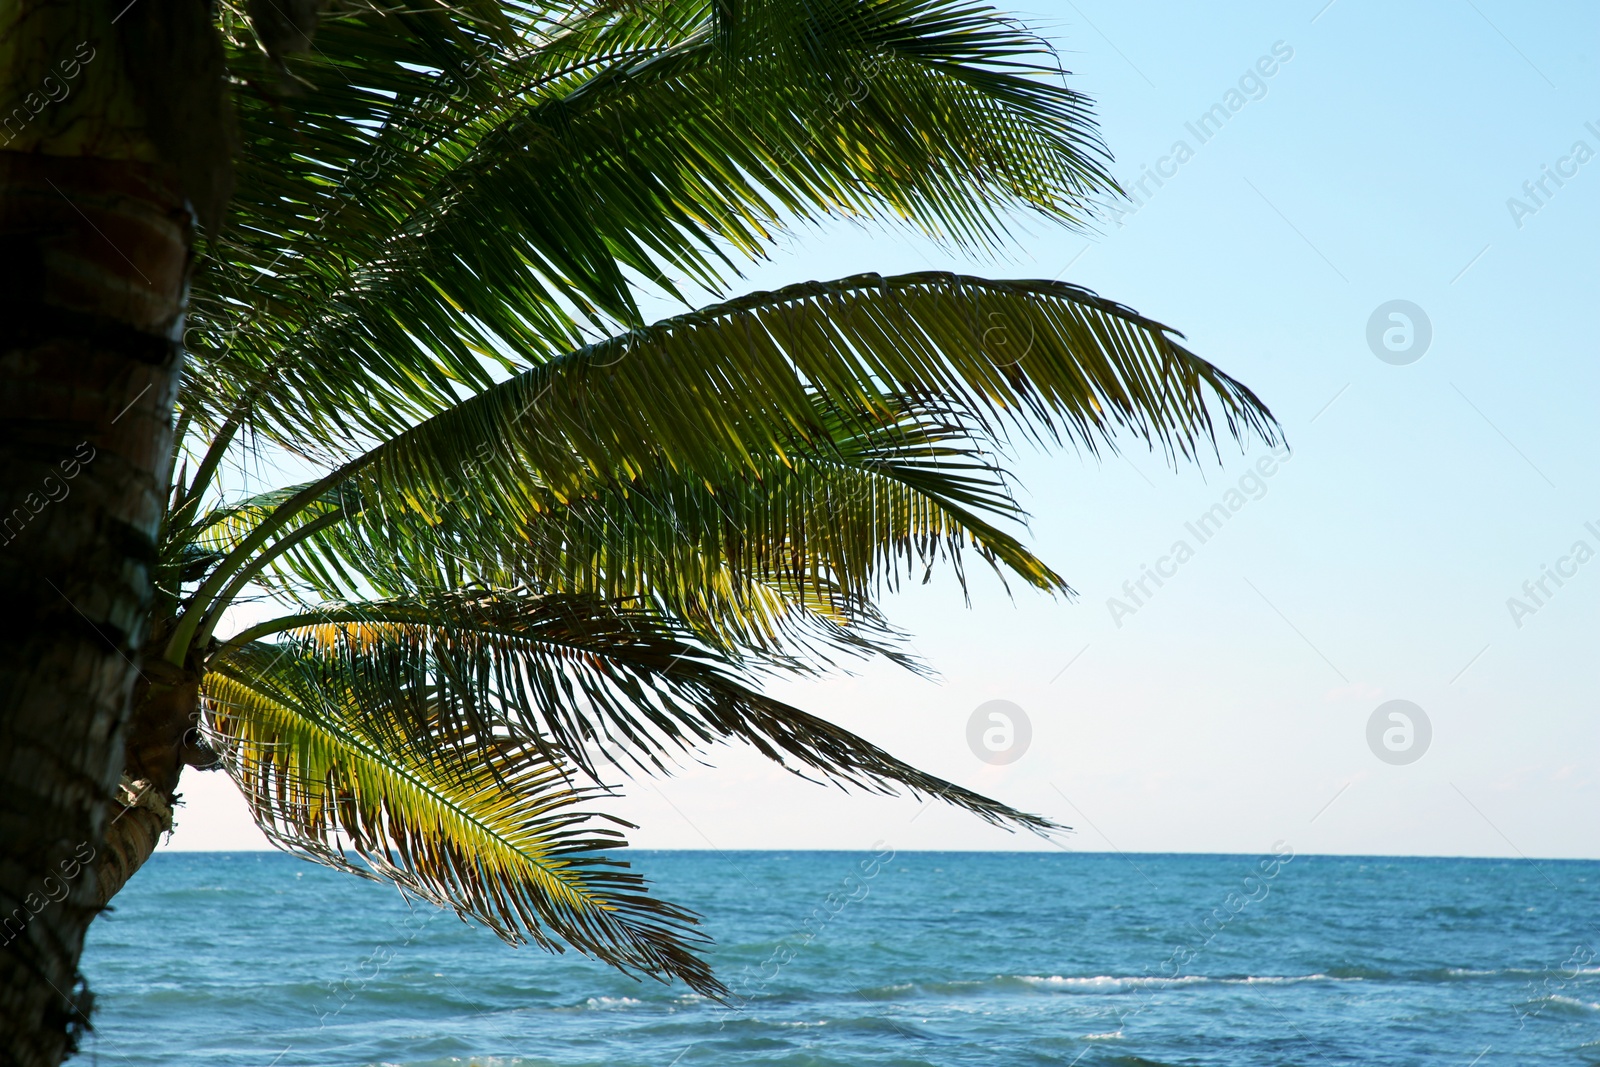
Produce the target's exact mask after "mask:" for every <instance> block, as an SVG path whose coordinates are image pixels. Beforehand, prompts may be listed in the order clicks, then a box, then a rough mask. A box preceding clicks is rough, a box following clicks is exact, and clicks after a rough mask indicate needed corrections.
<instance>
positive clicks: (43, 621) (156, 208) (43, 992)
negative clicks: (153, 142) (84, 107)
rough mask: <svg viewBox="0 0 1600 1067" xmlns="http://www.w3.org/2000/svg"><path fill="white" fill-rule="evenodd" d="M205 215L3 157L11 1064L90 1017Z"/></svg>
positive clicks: (61, 1050) (116, 172)
mask: <svg viewBox="0 0 1600 1067" xmlns="http://www.w3.org/2000/svg"><path fill="white" fill-rule="evenodd" d="M66 47H67V48H68V51H70V44H68V45H67V46H66ZM105 69H109V68H102V70H105ZM86 76H87V75H86ZM190 219H191V215H190V212H189V210H188V208H187V207H186V205H185V203H184V202H183V200H182V199H181V197H180V196H179V195H178V194H177V193H176V191H175V188H174V184H173V180H172V178H171V175H170V173H169V172H167V171H165V170H163V169H158V168H157V167H155V166H153V165H150V164H147V163H142V162H139V161H137V160H131V159H121V160H107V159H96V158H85V157H74V156H70V155H67V156H62V155H49V154H44V153H42V152H35V153H17V152H0V322H4V323H5V324H6V327H5V332H4V334H3V335H0V427H3V429H0V596H3V598H4V600H5V603H6V607H7V610H6V611H5V612H4V613H3V614H0V927H3V931H4V932H3V935H0V938H3V946H0V1020H3V1021H4V1027H5V1031H6V1032H5V1040H4V1042H0V1064H19V1065H27V1067H35V1065H40V1064H43V1065H47V1067H54V1065H55V1064H57V1063H59V1062H60V1060H61V1059H62V1057H63V1056H64V1055H65V1054H66V1053H67V1051H68V1050H69V1049H70V1047H71V1043H72V1038H73V1036H74V1034H75V1031H76V1030H77V1029H79V1028H81V1027H82V1026H84V1025H85V1024H86V1022H87V1008H88V1004H87V1002H86V1001H87V998H86V995H85V994H84V993H83V992H82V990H81V979H80V976H79V975H78V971H77V962H78V957H79V955H80V953H81V951H82V945H83V936H84V932H85V930H86V928H87V927H88V924H89V922H90V920H91V919H92V918H93V917H94V915H95V914H96V911H97V909H98V897H99V893H98V890H97V888H96V886H95V885H94V875H93V866H92V860H93V859H94V857H95V856H96V855H97V854H98V853H99V851H100V849H101V847H102V834H103V831H104V828H105V824H106V810H107V798H108V797H110V796H111V795H112V792H113V790H114V788H115V787H116V785H117V782H118V780H119V778H120V776H121V772H122V769H123V725H124V721H125V718H126V715H127V711H128V708H129V701H130V696H131V691H132V687H133V682H134V679H135V677H136V676H137V671H136V668H135V665H134V658H135V657H136V656H137V654H138V649H139V646H140V643H141V638H142V635H143V630H144V627H145V622H146V618H147V615H148V612H149V606H150V579H149V569H148V568H149V564H150V563H151V561H152V559H153V555H154V545H155V535H156V531H157V524H158V522H159V520H160V516H161V507H162V501H163V498H164V495H165V491H166V481H167V478H168V476H169V472H168V470H167V468H168V465H169V460H170V455H171V447H172V441H171V432H172V430H171V418H172V412H173V405H174V402H175V399H176V391H177V384H178V372H179V349H178V346H177V344H176V343H175V340H174V339H175V337H176V336H177V332H178V330H179V329H180V327H181V311H182V306H183V297H184V287H185V278H186V272H187V268H188V258H189V245H190V240H191V233H190Z"/></svg>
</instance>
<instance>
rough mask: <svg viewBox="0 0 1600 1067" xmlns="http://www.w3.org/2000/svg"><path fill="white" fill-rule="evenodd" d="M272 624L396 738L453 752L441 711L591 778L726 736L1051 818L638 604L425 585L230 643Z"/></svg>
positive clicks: (771, 752)
mask: <svg viewBox="0 0 1600 1067" xmlns="http://www.w3.org/2000/svg"><path fill="white" fill-rule="evenodd" d="M274 633H288V634H291V635H294V636H296V637H298V638H300V639H302V640H304V641H306V642H309V643H310V644H311V645H313V646H314V647H315V648H317V649H318V651H319V654H320V655H322V656H323V657H334V658H337V659H338V660H340V662H341V663H342V664H343V667H342V670H343V671H344V673H345V675H346V676H348V677H351V678H359V679H360V680H361V682H360V687H361V689H362V690H363V691H364V692H367V693H369V694H372V696H373V698H374V699H375V700H376V702H377V704H378V706H379V707H381V708H383V709H385V715H386V717H385V719H384V720H383V723H384V727H385V729H388V730H392V731H394V733H393V735H392V736H390V737H389V738H388V743H389V744H391V745H393V746H396V747H405V748H406V749H408V750H419V747H420V750H424V751H432V750H433V749H434V748H435V747H439V748H447V747H448V742H447V738H448V735H445V740H440V737H441V735H440V733H439V731H438V730H437V728H436V723H437V722H439V721H443V722H445V723H446V724H448V725H449V726H450V727H451V728H453V729H459V730H460V731H462V732H463V734H464V735H465V736H469V737H478V736H484V735H486V734H488V733H490V732H491V731H493V730H495V729H499V728H509V729H511V730H512V731H513V732H514V734H515V735H516V736H517V737H521V738H526V739H527V740H528V742H529V743H530V744H533V745H534V746H536V747H538V748H540V749H541V750H544V751H547V752H548V754H549V755H550V757H551V758H552V759H561V760H563V761H568V760H570V761H571V762H573V763H575V764H577V765H578V766H580V767H582V768H583V769H584V771H585V772H587V773H588V774H590V775H591V776H596V775H597V773H598V772H597V762H596V757H597V753H596V750H597V749H598V750H599V753H600V757H601V758H604V759H607V760H609V761H611V762H613V763H618V764H619V765H621V764H626V765H631V766H634V767H637V768H640V769H643V770H647V771H653V772H666V771H668V770H669V769H670V765H669V762H668V761H669V760H672V759H674V758H678V757H682V756H686V755H689V754H692V753H694V752H695V751H696V749H697V747H698V746H701V745H704V744H708V743H711V742H715V741H719V740H726V739H735V740H739V741H743V742H745V743H747V744H749V745H751V746H753V747H754V748H755V749H756V750H757V751H759V752H760V753H761V754H762V755H764V756H766V757H767V758H769V759H772V760H775V761H777V762H778V763H780V764H783V765H784V766H786V767H788V768H789V769H791V770H793V771H795V773H802V772H803V771H811V772H817V773H820V774H822V775H824V776H826V777H828V778H831V779H833V780H834V781H836V782H839V783H843V784H848V785H851V786H854V787H856V788H861V789H866V790H869V791H873V792H880V793H893V792H894V791H895V787H900V788H903V789H905V790H907V791H909V792H910V793H911V794H912V795H914V796H928V797H935V798H938V799H941V800H944V801H946V802H947V803H950V804H954V805H956V806H957V807H960V808H963V809H965V810H967V811H970V812H973V813H974V814H976V815H978V816H979V817H980V818H983V819H984V820H986V821H988V822H991V823H994V824H995V825H1001V826H1020V827H1024V828H1027V829H1030V830H1034V831H1038V832H1044V831H1047V830H1050V829H1052V828H1054V824H1053V823H1051V822H1050V821H1049V820H1046V819H1042V818H1040V817H1038V816H1035V815H1028V814H1025V813H1023V812H1019V811H1017V810H1015V809H1013V808H1011V807H1009V806H1007V805H1005V804H1002V803H1000V802H999V801H996V800H991V799H990V798H988V797H985V796H982V795H980V794H977V793H974V792H972V791H970V790H967V789H964V788H962V787H960V786H957V785H954V784H953V783H950V782H947V781H945V780H943V779H941V778H937V777H935V776H933V775H929V774H926V773H924V772H922V771H919V770H917V769H916V768H915V767H912V766H910V765H909V764H906V763H904V762H903V761H901V760H898V759H896V758H895V757H894V756H892V755H890V754H889V753H887V752H885V751H884V750H883V749H881V748H879V747H878V746H876V745H874V744H872V743H871V742H869V741H867V740H865V739H863V738H861V737H859V736H857V735H855V734H853V733H851V732H850V731H848V730H845V729H843V728H842V727H839V726H835V725H834V724H832V723H830V722H827V721H825V720H823V719H819V718H817V717H816V716H813V715H809V714H807V713H806V712H803V711H801V710H799V709H798V708H794V707H791V706H790V705H787V704H785V703H783V702H782V701H779V700H774V699H772V698H770V697H767V696H764V695H762V694H761V693H759V692H757V691H756V690H754V689H752V688H751V687H750V686H749V685H747V684H746V683H745V681H743V680H741V678H740V677H739V675H738V673H737V668H736V666H735V665H733V664H731V663H729V662H727V661H726V660H725V659H723V658H722V657H720V656H718V655H717V654H716V653H715V652H714V651H712V650H710V649H707V648H706V647H705V646H704V645H702V644H700V643H699V642H697V641H696V639H695V636H694V634H693V633H691V632H686V631H684V630H683V629H681V628H676V627H674V626H673V625H672V624H671V623H670V621H668V620H665V619H663V618H661V617H660V616H659V615H658V614H656V613H655V612H653V611H651V610H650V609H649V608H648V606H641V605H637V604H630V603H618V602H609V601H604V600H600V599H598V598H595V597H586V596H537V595H533V594H529V593H526V592H524V591H518V590H497V591H492V592H451V593H435V594H433V595H431V596H426V597H409V598H404V599H395V600H387V601H369V602H364V603H357V604H342V605H341V604H331V605H323V606H322V607H319V608H317V609H316V610H314V611H309V612H305V613H302V614H299V615H293V616H286V617H284V618H282V619H277V620H273V621H271V622H266V623H262V624H260V625H258V626H256V627H252V628H251V629H250V630H247V631H245V632H244V633H242V634H240V635H239V636H238V637H237V638H235V639H234V642H233V643H232V644H233V646H234V647H237V646H238V645H244V646H245V647H251V646H250V642H253V641H255V640H257V639H259V638H261V637H265V636H267V635H269V634H274ZM232 654H233V653H232V652H231V651H230V652H229V653H228V655H230V656H231V655H232Z"/></svg>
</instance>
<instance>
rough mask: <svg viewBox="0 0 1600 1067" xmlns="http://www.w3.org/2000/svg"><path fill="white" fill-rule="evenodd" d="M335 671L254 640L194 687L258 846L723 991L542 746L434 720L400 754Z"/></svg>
mask: <svg viewBox="0 0 1600 1067" xmlns="http://www.w3.org/2000/svg"><path fill="white" fill-rule="evenodd" d="M347 666H348V665H347V663H346V662H344V661H342V660H340V659H338V658H337V657H327V656H324V657H317V656H313V655H308V654H307V653H306V650H305V649H303V648H300V647H297V646H293V645H291V646H284V647H278V646H272V645H262V644H254V645H248V646H243V647H238V648H234V649H230V650H229V651H228V653H227V654H226V655H225V656H223V657H221V658H220V659H219V660H218V661H216V662H214V663H213V665H212V669H211V673H210V674H209V675H208V676H207V678H206V680H205V689H204V697H205V701H206V708H207V712H208V715H207V725H208V733H209V735H210V738H209V739H210V741H211V743H212V745H213V747H215V748H216V749H217V750H218V751H219V752H220V753H222V760H223V766H224V767H225V768H226V770H227V771H228V773H229V774H230V775H231V776H232V777H233V779H234V781H235V782H236V783H237V784H238V785H239V787H240V789H241V790H242V791H243V793H244V795H245V797H246V799H247V800H248V801H249V802H250V806H251V812H252V814H253V815H254V816H255V818H256V821H257V824H258V825H260V826H261V828H262V830H263V831H265V832H266V833H267V835H268V836H269V837H270V838H272V840H273V841H274V842H276V843H277V844H278V845H280V846H281V847H284V848H286V849H289V850H291V851H294V852H298V853H300V854H302V855H305V856H307V857H308V858H311V859H314V860H316V861H317V862H320V863H323V864H325V865H328V866H332V867H337V868H340V869H343V870H347V871H351V872H353V873H356V874H360V875H363V876H367V877H376V878H379V879H382V880H384V881H388V882H392V883H394V884H395V885H398V886H400V887H401V888H402V889H405V890H408V891H410V892H412V893H415V894H417V895H418V896H420V897H422V898H424V899H426V900H429V901H431V902H433V903H435V904H437V905H439V906H441V907H447V908H452V909H454V910H455V911H456V912H458V913H459V914H461V915H462V917H463V918H466V917H469V916H470V917H471V918H474V919H477V920H478V921H480V922H482V923H483V924H484V925H486V926H488V927H490V928H491V929H493V930H494V931H495V932H496V933H498V934H499V935H500V936H501V937H502V938H504V939H506V940H507V941H510V942H512V943H520V942H523V941H527V940H531V941H533V942H535V943H537V944H539V945H540V946H542V947H544V948H546V949H549V950H552V951H561V950H562V943H563V942H565V943H566V944H570V945H573V946H575V947H577V948H578V949H580V950H581V951H583V952H585V953H587V954H589V955H592V956H594V957H596V958H598V959H601V960H604V961H606V962H607V963H611V964H613V965H614V966H617V967H619V968H621V969H624V970H631V971H637V972H642V973H645V974H650V975H653V976H656V977H659V978H662V979H666V978H669V977H677V978H681V979H683V980H684V981H685V982H687V983H688V984H689V985H690V986H691V987H693V988H694V989H696V990H698V991H700V992H702V993H706V994H708V995H712V996H719V995H721V994H723V993H725V992H726V990H725V989H724V988H723V987H722V985H721V984H720V983H719V982H718V981H717V980H716V979H715V978H713V977H712V975H711V972H710V970H709V968H708V967H707V966H706V965H705V963H703V962H702V961H701V960H700V959H698V958H697V957H696V955H695V954H694V948H695V946H696V945H697V944H699V943H701V942H703V940H704V939H703V938H702V937H699V936H698V935H695V934H693V933H692V931H691V927H692V926H693V924H694V921H695V920H694V917H693V916H692V915H691V914H690V913H688V912H685V911H683V910H682V909H680V908H677V907H674V906H673V905H670V904H666V903H664V902H662V901H660V900H657V899H655V898H653V897H650V896H649V895H648V894H647V893H646V892H645V889H644V884H643V880H642V879H641V878H640V877H639V876H638V875H636V874H634V873H632V872H630V871H628V870H626V866H627V865H626V864H622V863H619V862H618V861H616V860H614V859H611V858H609V857H608V856H607V854H606V850H609V849H613V848H615V847H617V846H618V845H619V844H620V843H621V834H620V833H619V832H618V831H616V830H613V829H610V828H606V827H601V828H592V827H591V826H589V825H588V824H589V823H590V822H591V821H592V820H593V819H594V818H596V816H593V815H590V814H587V813H584V812H581V811H579V810H577V805H579V804H581V803H583V802H585V801H588V800H590V799H592V798H593V797H594V796H595V795H596V791H595V790H592V789H580V788H576V787H574V786H573V785H572V784H571V775H570V772H569V771H567V770H566V769H564V768H563V766H562V765H561V764H560V763H559V762H557V761H555V760H553V759H552V758H551V757H550V755H549V753H548V749H547V748H543V747H540V746H536V745H532V744H529V743H527V742H524V741H517V740H515V739H512V738H510V737H506V736H496V735H494V734H490V733H470V732H467V731H464V730H463V729H461V728H460V726H459V725H454V724H450V723H447V722H444V721H443V720H440V719H438V718H434V719H432V720H431V721H429V723H428V730H427V731H426V732H425V733H424V734H423V735H421V736H423V737H426V738H427V739H429V740H430V741H431V744H429V745H428V746H427V747H426V748H419V746H417V745H414V744H407V743H405V742H404V741H403V740H401V738H400V735H399V734H398V733H397V732H396V731H395V730H394V729H392V728H391V726H390V724H389V722H388V720H390V719H391V718H392V716H393V715H394V714H395V709H393V708H391V707H389V706H386V705H385V704H383V703H382V701H381V696H380V694H379V693H377V692H375V691H374V690H373V689H372V688H371V687H370V686H369V685H367V684H366V682H365V680H364V679H363V678H362V677H360V676H359V675H357V674H353V673H352V672H350V671H349V670H348V669H347ZM412 696H413V697H414V698H417V697H420V698H422V699H423V700H425V699H426V695H425V694H412ZM416 710H417V709H416V708H412V709H409V710H408V714H414V713H415V712H416ZM599 818H601V819H604V818H606V817H604V816H599ZM610 821H612V822H614V823H618V820H610ZM618 824H619V825H624V826H625V825H627V824H626V823H618ZM352 857H354V858H352ZM355 858H359V860H360V861H361V863H360V864H359V865H358V864H357V863H356V862H355Z"/></svg>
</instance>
